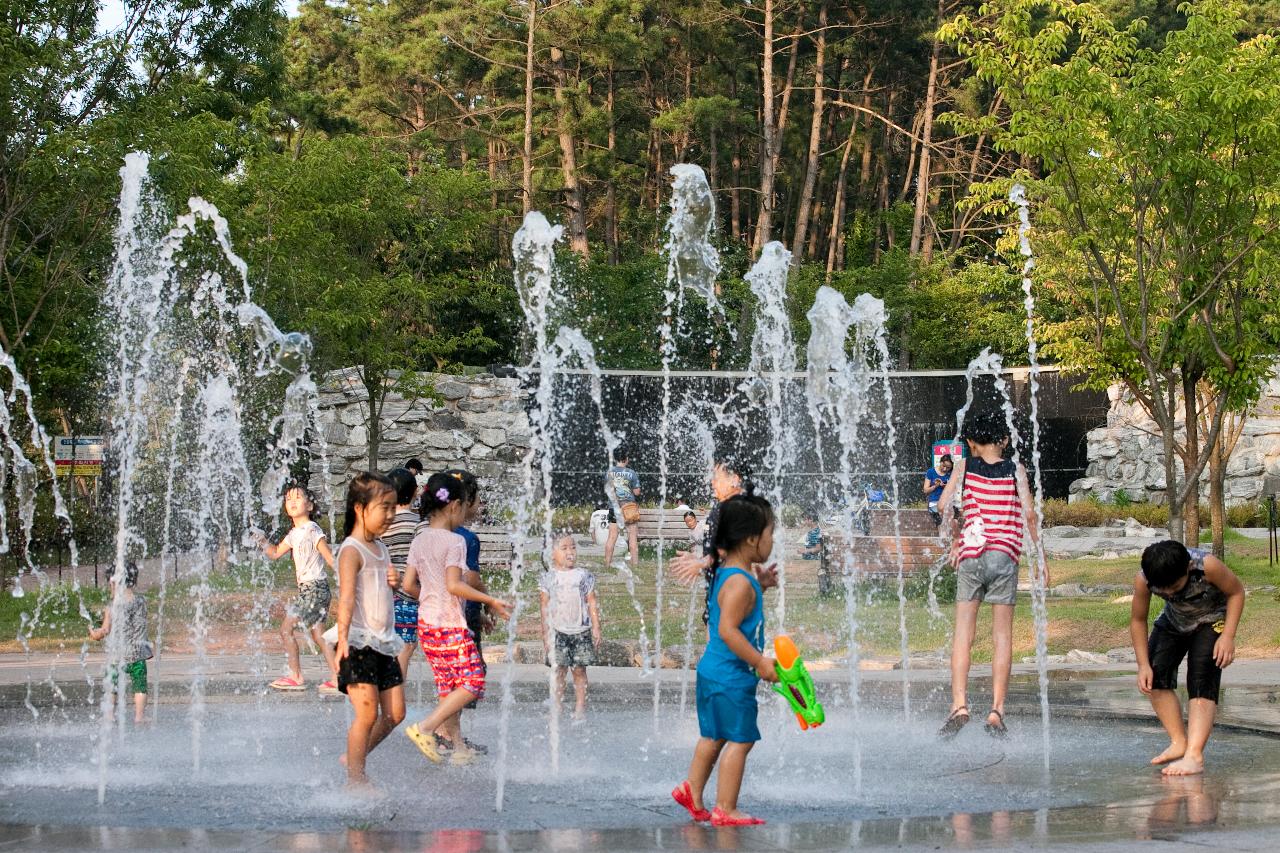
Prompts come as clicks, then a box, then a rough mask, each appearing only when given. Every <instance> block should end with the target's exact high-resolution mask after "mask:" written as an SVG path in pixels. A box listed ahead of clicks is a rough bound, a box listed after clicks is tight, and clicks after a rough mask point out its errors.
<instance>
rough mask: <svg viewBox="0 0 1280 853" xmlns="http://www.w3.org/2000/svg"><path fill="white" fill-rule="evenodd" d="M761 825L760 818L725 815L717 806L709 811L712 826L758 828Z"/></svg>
mask: <svg viewBox="0 0 1280 853" xmlns="http://www.w3.org/2000/svg"><path fill="white" fill-rule="evenodd" d="M763 823H764V821H763V820H762V819H761V818H758V817H752V816H751V815H743V816H742V817H733V816H731V815H729V814H726V813H725V811H724V810H723V809H721V808H720V807H719V806H716V807H715V808H714V809H712V810H711V825H712V826H760V825H762V824H763Z"/></svg>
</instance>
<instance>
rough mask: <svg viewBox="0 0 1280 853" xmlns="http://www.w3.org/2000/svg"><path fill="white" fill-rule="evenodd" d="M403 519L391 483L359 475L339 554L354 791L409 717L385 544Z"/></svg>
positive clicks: (347, 759)
mask: <svg viewBox="0 0 1280 853" xmlns="http://www.w3.org/2000/svg"><path fill="white" fill-rule="evenodd" d="M395 514H396V490H395V486H393V485H392V483H391V481H390V480H389V479H387V478H386V477H384V476H383V475H382V474H378V473H376V472H373V471H366V472H364V473H362V474H357V475H356V478H355V479H354V480H352V481H351V485H350V486H349V487H347V514H346V528H345V529H346V531H347V538H346V539H344V540H343V542H342V545H341V546H340V547H339V548H338V589H339V596H338V653H337V656H338V689H339V690H340V691H342V692H343V693H345V694H347V698H348V699H350V700H351V707H352V708H353V709H354V711H355V719H354V720H353V721H352V722H351V728H350V729H349V730H348V731H347V751H346V753H345V754H344V755H343V756H342V759H340V760H341V761H343V763H345V764H346V765H347V781H348V783H349V784H351V785H365V784H368V781H369V780H368V777H367V776H365V773H364V763H365V756H367V755H368V754H369V753H370V752H371V751H373V749H374V747H376V746H377V745H378V744H380V743H382V741H383V739H384V738H385V737H386V736H387V735H389V734H391V730H392V729H394V728H395V727H396V726H398V725H400V721H401V720H403V719H404V687H403V686H402V685H403V684H404V674H403V673H401V672H400V664H399V663H398V662H397V661H396V655H397V654H399V653H400V649H401V647H402V646H403V645H404V643H403V642H401V640H400V638H399V637H398V636H397V635H396V631H395V607H394V604H393V599H394V596H393V595H392V590H394V589H396V588H397V587H398V586H399V585H400V576H399V575H398V574H397V573H396V570H395V566H393V565H391V558H390V556H389V555H388V554H387V548H386V546H385V545H383V544H382V541H381V540H379V539H378V537H379V536H381V535H382V534H383V533H384V532H385V531H386V529H387V527H389V526H390V525H391V520H392V519H393V518H394V517H395ZM379 710H381V712H382V713H381V715H379V713H378V712H379Z"/></svg>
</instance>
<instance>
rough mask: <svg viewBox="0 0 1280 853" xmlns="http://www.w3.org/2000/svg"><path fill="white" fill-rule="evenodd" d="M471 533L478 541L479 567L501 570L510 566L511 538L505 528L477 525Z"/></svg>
mask: <svg viewBox="0 0 1280 853" xmlns="http://www.w3.org/2000/svg"><path fill="white" fill-rule="evenodd" d="M471 532H472V533H474V534H475V535H476V536H477V537H478V538H479V539H480V565H482V566H489V567H491V568H502V569H505V568H508V567H509V566H510V565H511V554H512V549H511V536H510V535H509V534H508V533H507V529H506V528H505V527H498V526H497V525H479V526H476V527H473V528H471Z"/></svg>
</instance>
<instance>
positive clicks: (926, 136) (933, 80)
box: [910, 0, 944, 263]
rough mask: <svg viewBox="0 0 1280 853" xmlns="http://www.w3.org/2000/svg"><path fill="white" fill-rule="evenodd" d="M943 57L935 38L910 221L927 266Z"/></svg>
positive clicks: (914, 241) (930, 249)
mask: <svg viewBox="0 0 1280 853" xmlns="http://www.w3.org/2000/svg"><path fill="white" fill-rule="evenodd" d="M943 2H944V0H938V18H937V23H938V26H941V25H942V16H943ZM941 54H942V41H941V40H940V39H939V38H938V37H937V35H936V34H935V35H934V38H933V52H932V53H931V54H930V56H929V82H928V83H927V84H926V86H925V93H924V117H923V121H922V123H921V127H920V168H919V171H918V174H917V177H916V207H915V213H914V215H913V216H912V218H911V247H910V252H911V254H913V255H920V256H921V258H922V259H923V260H924V262H925V263H928V262H929V260H930V258H931V257H932V256H933V235H932V234H929V235H926V233H925V231H926V230H927V225H926V220H927V219H928V215H929V179H930V169H931V166H930V157H929V154H930V151H929V149H930V146H931V145H932V144H933V108H934V103H935V102H936V101H937V97H938V59H939V57H940V56H941Z"/></svg>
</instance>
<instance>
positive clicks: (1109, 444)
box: [1089, 438, 1120, 459]
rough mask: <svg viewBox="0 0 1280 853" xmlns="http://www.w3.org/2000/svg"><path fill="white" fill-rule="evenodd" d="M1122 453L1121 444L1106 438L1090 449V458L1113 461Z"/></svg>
mask: <svg viewBox="0 0 1280 853" xmlns="http://www.w3.org/2000/svg"><path fill="white" fill-rule="evenodd" d="M1119 452H1120V443H1119V442H1118V441H1116V440H1115V439H1113V438H1106V439H1103V440H1102V441H1100V442H1098V443H1097V445H1094V446H1091V447H1090V448H1089V455H1090V456H1099V457H1101V458H1103V459H1111V458H1112V457H1114V456H1115V455H1116V454H1118V453H1119Z"/></svg>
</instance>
